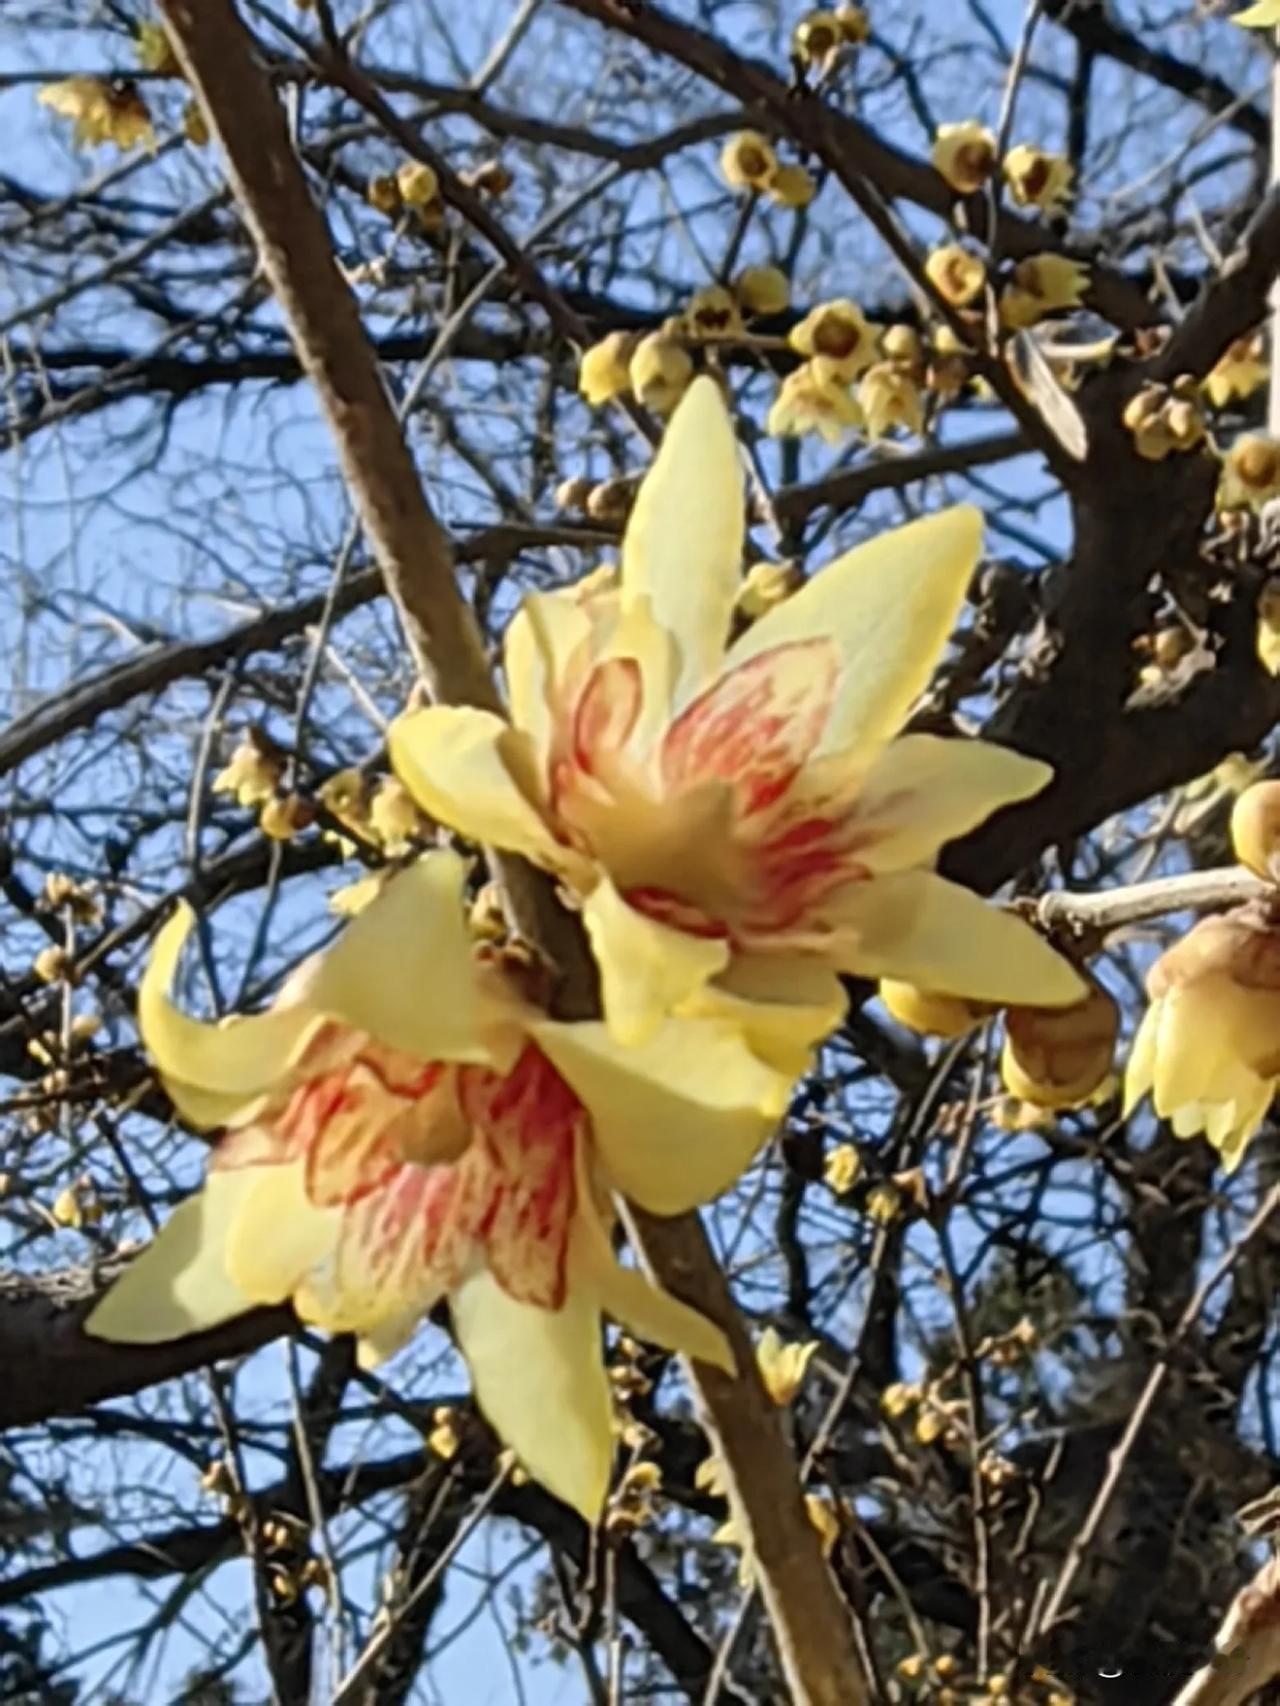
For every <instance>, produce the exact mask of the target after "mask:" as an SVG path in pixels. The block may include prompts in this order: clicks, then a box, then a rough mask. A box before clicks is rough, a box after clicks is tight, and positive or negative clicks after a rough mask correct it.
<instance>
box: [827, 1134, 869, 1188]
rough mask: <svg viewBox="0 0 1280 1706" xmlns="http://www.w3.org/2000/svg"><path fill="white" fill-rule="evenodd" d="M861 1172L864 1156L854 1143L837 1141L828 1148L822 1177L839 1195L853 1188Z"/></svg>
mask: <svg viewBox="0 0 1280 1706" xmlns="http://www.w3.org/2000/svg"><path fill="white" fill-rule="evenodd" d="M861 1172H862V1157H861V1156H860V1155H859V1154H858V1151H857V1150H856V1149H855V1147H854V1146H853V1144H852V1143H837V1144H836V1146H835V1148H834V1149H831V1150H828V1152H827V1158H826V1160H825V1161H824V1162H823V1165H822V1177H823V1178H824V1179H825V1181H826V1183H827V1184H828V1185H829V1186H830V1188H831V1189H832V1190H833V1191H834V1192H835V1194H836V1195H837V1196H838V1197H840V1196H843V1195H844V1194H845V1192H846V1191H851V1190H852V1189H853V1187H854V1185H855V1184H856V1183H857V1181H858V1176H859V1174H860V1173H861Z"/></svg>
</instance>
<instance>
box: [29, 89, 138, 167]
mask: <svg viewBox="0 0 1280 1706" xmlns="http://www.w3.org/2000/svg"><path fill="white" fill-rule="evenodd" d="M36 98H37V100H39V102H40V103H41V105H42V106H46V107H49V108H51V109H52V111H53V112H55V113H59V114H60V115H61V116H62V117H63V118H70V119H74V120H75V131H74V132H73V140H74V142H75V145H76V147H77V148H96V147H98V146H99V144H101V143H103V142H114V143H115V145H116V147H117V148H119V149H120V150H122V151H124V150H126V149H129V148H137V147H139V146H141V147H143V148H147V149H150V150H151V151H152V152H154V151H155V146H156V133H155V130H154V129H153V128H152V124H151V112H150V109H149V108H148V106H147V103H146V102H145V101H144V100H143V98H142V96H141V94H140V93H139V92H138V87H137V84H136V83H132V82H130V81H129V80H128V78H125V77H115V78H112V79H111V80H110V81H109V82H108V81H107V80H105V79H104V78H101V77H64V78H63V79H62V81H61V82H60V83H48V84H46V85H45V87H44V88H43V89H41V91H40V93H39V95H38V96H37V97H36Z"/></svg>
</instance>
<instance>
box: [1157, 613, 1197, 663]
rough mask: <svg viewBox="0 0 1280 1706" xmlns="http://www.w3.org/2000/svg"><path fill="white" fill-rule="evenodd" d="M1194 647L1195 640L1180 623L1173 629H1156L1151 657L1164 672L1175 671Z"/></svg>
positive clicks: (1173, 626)
mask: <svg viewBox="0 0 1280 1706" xmlns="http://www.w3.org/2000/svg"><path fill="white" fill-rule="evenodd" d="M1194 646H1195V641H1194V639H1193V638H1192V637H1191V635H1190V634H1189V633H1188V632H1187V630H1186V629H1185V628H1184V627H1183V626H1182V624H1181V623H1180V622H1178V623H1175V624H1173V625H1172V626H1171V627H1167V628H1157V629H1156V631H1155V633H1154V634H1153V635H1152V637H1151V656H1152V658H1153V659H1154V660H1155V662H1156V663H1157V664H1158V665H1159V667H1160V668H1161V669H1162V670H1165V671H1168V670H1173V669H1176V668H1177V667H1178V665H1179V664H1180V663H1181V662H1182V660H1183V658H1185V657H1186V656H1187V654H1188V653H1189V652H1190V651H1191V650H1192V649H1193V648H1194Z"/></svg>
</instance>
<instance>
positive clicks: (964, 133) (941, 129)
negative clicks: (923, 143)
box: [933, 118, 996, 195]
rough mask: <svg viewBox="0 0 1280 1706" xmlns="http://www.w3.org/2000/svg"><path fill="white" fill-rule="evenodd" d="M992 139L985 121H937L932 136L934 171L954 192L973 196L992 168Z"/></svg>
mask: <svg viewBox="0 0 1280 1706" xmlns="http://www.w3.org/2000/svg"><path fill="white" fill-rule="evenodd" d="M995 164H996V139H995V137H994V136H993V135H992V134H991V132H990V131H989V130H988V129H987V127H986V125H985V124H979V123H978V121H977V120H976V119H971V118H970V119H965V120H963V121H962V123H960V124H940V125H939V126H938V133H937V135H936V136H935V137H934V139H933V165H934V170H935V171H936V172H938V173H939V175H940V176H941V177H943V178H945V179H946V181H947V183H948V184H950V186H951V188H952V189H953V190H955V192H956V193H957V195H973V194H974V192H975V191H976V190H980V189H981V188H982V186H983V184H985V183H986V181H987V179H988V178H989V177H990V176H991V174H992V172H993V171H994V170H995Z"/></svg>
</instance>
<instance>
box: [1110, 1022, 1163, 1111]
mask: <svg viewBox="0 0 1280 1706" xmlns="http://www.w3.org/2000/svg"><path fill="white" fill-rule="evenodd" d="M1159 1030H1160V1009H1159V1006H1158V1005H1157V1004H1156V1003H1154V1002H1153V1003H1152V1005H1151V1006H1150V1007H1148V1008H1147V1010H1146V1012H1145V1013H1144V1014H1143V1015H1142V1022H1141V1023H1140V1024H1139V1026H1138V1029H1137V1030H1136V1031H1135V1032H1134V1036H1133V1043H1132V1045H1131V1046H1130V1049H1129V1063H1128V1065H1127V1066H1126V1067H1125V1072H1124V1103H1123V1106H1122V1107H1121V1110H1120V1113H1121V1117H1122V1118H1123V1119H1126V1120H1127V1119H1128V1118H1129V1116H1130V1114H1132V1112H1133V1110H1134V1109H1135V1108H1136V1107H1137V1105H1138V1103H1139V1102H1140V1101H1141V1100H1142V1098H1143V1097H1144V1096H1145V1095H1146V1093H1147V1091H1148V1090H1150V1088H1151V1085H1152V1081H1153V1080H1154V1078H1155V1065H1156V1039H1157V1037H1158V1035H1159Z"/></svg>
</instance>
